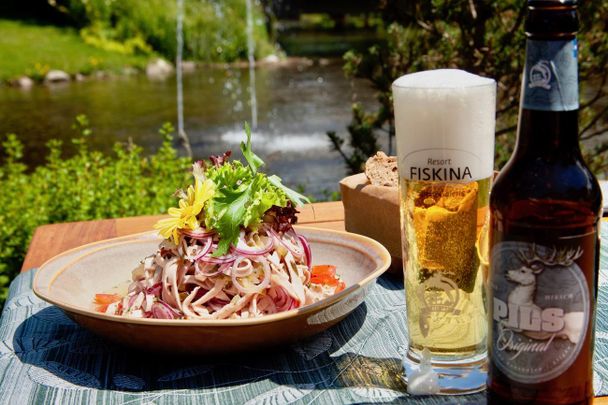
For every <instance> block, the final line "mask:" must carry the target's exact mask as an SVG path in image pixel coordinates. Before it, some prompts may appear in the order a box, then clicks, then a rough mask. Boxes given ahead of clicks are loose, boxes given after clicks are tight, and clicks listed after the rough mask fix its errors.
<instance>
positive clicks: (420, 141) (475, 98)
mask: <svg viewBox="0 0 608 405" xmlns="http://www.w3.org/2000/svg"><path fill="white" fill-rule="evenodd" d="M393 102H394V110H395V132H396V140H397V154H398V155H399V162H398V165H399V174H400V176H401V177H402V178H405V179H408V180H421V181H456V182H467V181H473V180H481V179H484V178H488V177H490V176H492V173H493V169H494V167H493V166H494V131H495V124H496V119H495V111H496V82H495V81H494V80H492V79H488V78H485V77H481V76H476V75H474V74H471V73H468V72H465V71H462V70H456V69H440V70H430V71H426V72H418V73H412V74H409V75H405V76H402V77H400V78H399V79H397V80H396V81H395V82H394V83H393Z"/></svg>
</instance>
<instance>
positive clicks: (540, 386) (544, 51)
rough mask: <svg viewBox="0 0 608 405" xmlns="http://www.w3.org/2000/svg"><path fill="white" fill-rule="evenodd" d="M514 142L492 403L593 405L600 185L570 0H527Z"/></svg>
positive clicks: (502, 228)
mask: <svg viewBox="0 0 608 405" xmlns="http://www.w3.org/2000/svg"><path fill="white" fill-rule="evenodd" d="M528 6H529V7H528V8H529V10H528V17H527V21H526V36H527V47H526V67H525V70H524V78H523V83H522V93H521V98H522V99H521V102H520V115H519V124H518V134H517V145H516V148H515V151H514V153H513V156H512V157H511V159H510V160H509V162H508V163H507V165H506V166H505V167H504V169H503V170H502V171H501V173H500V174H499V176H498V178H497V179H496V182H495V184H494V187H493V188H492V193H491V200H490V209H491V215H492V219H491V229H490V252H491V253H490V260H491V266H490V274H489V280H488V288H487V291H488V307H489V336H488V339H489V348H488V358H489V370H488V402H489V403H493V404H494V403H505V404H552V405H553V404H586V403H590V402H591V399H592V397H593V386H592V380H593V378H592V374H593V371H592V357H593V338H594V319H595V303H596V296H597V274H598V264H599V235H598V224H599V220H600V218H601V200H602V198H601V191H600V188H599V185H598V183H597V180H596V179H595V177H594V176H593V174H592V173H591V172H590V170H589V169H588V168H587V166H586V165H585V162H584V160H583V158H582V156H581V152H580V149H579V145H578V78H577V65H576V52H577V44H576V31H577V29H578V19H577V9H576V2H575V1H529V2H528Z"/></svg>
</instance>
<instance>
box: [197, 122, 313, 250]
mask: <svg viewBox="0 0 608 405" xmlns="http://www.w3.org/2000/svg"><path fill="white" fill-rule="evenodd" d="M245 133H246V134H247V142H246V143H245V142H241V151H242V152H243V156H244V157H245V160H246V161H247V164H248V166H243V164H242V163H241V162H239V161H238V160H235V161H229V162H225V163H224V164H222V165H219V166H217V165H214V166H211V167H208V168H207V169H206V171H205V176H206V178H208V179H210V180H212V181H213V183H214V185H215V192H214V196H213V198H211V199H210V200H208V201H207V202H206V203H205V207H204V212H205V226H206V228H207V229H214V230H215V231H216V232H217V233H218V234H219V236H220V243H219V245H218V248H217V250H216V251H215V253H214V256H216V257H217V256H221V255H224V254H226V253H227V252H228V250H229V248H230V245H231V244H233V245H234V244H236V242H237V240H238V237H239V233H240V230H241V228H250V229H255V228H256V227H257V226H258V225H259V224H260V223H261V222H262V219H263V217H264V214H265V213H266V211H268V210H269V209H270V208H271V207H273V206H277V207H285V206H287V201H291V202H292V203H293V204H294V205H295V206H301V205H303V204H304V203H306V202H310V201H309V200H308V198H306V197H305V196H303V195H302V194H300V193H298V192H296V191H294V190H292V189H290V188H288V187H286V186H284V185H283V184H282V182H281V179H280V178H279V177H278V176H267V175H266V174H264V173H261V172H259V171H258V169H259V168H260V167H261V166H262V165H264V161H263V160H262V159H260V157H259V156H257V155H256V154H255V153H253V151H252V149H251V130H250V129H249V126H248V125H247V124H245Z"/></svg>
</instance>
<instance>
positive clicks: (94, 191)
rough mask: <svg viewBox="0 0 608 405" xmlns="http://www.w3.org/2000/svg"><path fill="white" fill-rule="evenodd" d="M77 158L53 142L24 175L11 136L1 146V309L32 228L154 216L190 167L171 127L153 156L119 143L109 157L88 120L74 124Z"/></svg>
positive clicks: (17, 144) (169, 201)
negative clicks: (96, 144) (93, 138)
mask: <svg viewBox="0 0 608 405" xmlns="http://www.w3.org/2000/svg"><path fill="white" fill-rule="evenodd" d="M74 129H75V130H76V131H77V132H78V134H79V135H78V136H77V137H75V138H74V139H73V141H72V142H73V143H74V146H75V147H76V150H77V152H76V154H75V155H73V156H72V157H69V158H66V157H65V156H64V153H63V151H62V150H63V146H62V144H61V142H59V141H50V142H49V143H48V144H47V146H48V148H49V152H48V155H47V156H46V159H45V162H44V163H42V164H40V165H39V166H37V167H36V168H35V169H34V170H31V171H30V170H28V168H27V167H26V165H24V164H23V163H22V162H21V158H22V157H23V148H22V145H21V143H20V142H19V140H18V139H17V137H16V136H15V135H8V136H6V137H5V139H4V140H3V142H2V148H1V150H2V155H1V156H0V159H3V160H4V163H3V164H2V166H0V189H2V193H0V246H2V249H0V308H1V307H2V304H3V303H4V300H5V299H6V295H7V293H8V284H9V282H10V280H12V279H13V278H14V277H15V276H16V275H17V274H18V272H19V270H20V268H21V263H22V262H23V259H24V256H25V253H26V251H27V247H28V245H29V242H30V239H31V236H32V234H33V232H34V229H35V228H36V227H38V226H40V225H43V224H47V223H54V222H68V221H82V220H90V219H100V218H114V217H123V216H133V215H145V214H159V213H164V212H166V210H167V209H168V208H169V207H170V206H172V205H174V203H175V199H174V197H172V195H173V193H174V192H175V191H176V189H177V188H180V187H182V186H185V185H186V184H188V181H189V180H190V177H191V174H190V172H189V169H190V167H191V164H192V162H191V161H190V160H188V159H185V158H182V157H179V156H178V153H177V151H176V150H175V149H174V147H173V146H172V135H171V133H172V132H173V128H172V127H171V125H169V124H165V126H164V127H163V128H162V129H161V131H160V133H161V135H162V138H163V142H162V144H161V145H160V147H159V148H158V150H157V151H156V152H155V153H153V154H152V155H150V156H143V154H142V149H141V148H140V147H139V146H137V145H134V144H116V145H115V147H114V153H113V154H111V155H104V154H102V153H99V152H96V151H93V150H91V148H90V147H89V145H88V144H87V138H88V137H89V136H90V135H91V130H90V129H89V125H88V120H87V118H86V117H84V116H79V117H77V118H76V122H75V124H74Z"/></svg>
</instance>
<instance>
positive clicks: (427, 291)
mask: <svg viewBox="0 0 608 405" xmlns="http://www.w3.org/2000/svg"><path fill="white" fill-rule="evenodd" d="M416 294H417V295H418V299H419V300H420V303H421V309H420V319H419V325H420V332H421V333H422V336H424V337H426V336H428V334H429V332H430V324H431V323H430V319H431V315H432V314H433V313H438V312H439V313H444V314H451V315H459V314H460V310H458V309H456V305H458V301H459V300H460V293H459V292H458V285H457V284H456V283H455V282H454V281H452V280H450V279H449V278H447V277H444V276H442V275H441V274H439V272H434V273H433V275H432V276H431V277H430V278H428V279H427V280H426V281H424V282H423V283H422V284H420V285H419V286H418V290H417V291H416Z"/></svg>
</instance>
